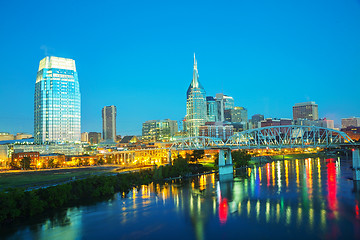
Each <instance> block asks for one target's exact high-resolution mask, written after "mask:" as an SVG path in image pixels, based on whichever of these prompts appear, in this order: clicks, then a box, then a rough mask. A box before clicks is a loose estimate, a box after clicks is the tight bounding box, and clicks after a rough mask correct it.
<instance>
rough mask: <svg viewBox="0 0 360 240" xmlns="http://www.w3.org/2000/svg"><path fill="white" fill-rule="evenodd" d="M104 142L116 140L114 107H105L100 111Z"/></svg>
mask: <svg viewBox="0 0 360 240" xmlns="http://www.w3.org/2000/svg"><path fill="white" fill-rule="evenodd" d="M102 119H103V138H104V141H110V142H115V140H116V106H114V105H111V106H106V107H104V108H103V109H102Z"/></svg>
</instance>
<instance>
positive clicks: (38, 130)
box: [34, 57, 81, 144]
mask: <svg viewBox="0 0 360 240" xmlns="http://www.w3.org/2000/svg"><path fill="white" fill-rule="evenodd" d="M80 118H81V112H80V87H79V80H78V74H77V72H76V67H75V61H74V60H72V59H68V58H59V57H45V58H44V59H42V60H41V61H40V64H39V70H38V73H37V77H36V83H35V96H34V141H35V143H37V144H44V143H74V142H80V138H81V133H80V128H81V126H80V124H81V122H80Z"/></svg>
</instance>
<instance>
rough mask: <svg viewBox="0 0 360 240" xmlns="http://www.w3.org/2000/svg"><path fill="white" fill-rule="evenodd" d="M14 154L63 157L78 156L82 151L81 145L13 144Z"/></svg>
mask: <svg viewBox="0 0 360 240" xmlns="http://www.w3.org/2000/svg"><path fill="white" fill-rule="evenodd" d="M13 150H14V152H39V153H40V155H41V154H52V153H59V154H65V155H79V154H82V153H83V151H84V149H83V147H82V145H81V144H75V143H72V144H51V145H38V144H14V145H13Z"/></svg>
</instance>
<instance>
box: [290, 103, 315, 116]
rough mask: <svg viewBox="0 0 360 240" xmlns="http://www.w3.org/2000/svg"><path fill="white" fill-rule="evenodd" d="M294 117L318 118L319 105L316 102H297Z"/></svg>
mask: <svg viewBox="0 0 360 240" xmlns="http://www.w3.org/2000/svg"><path fill="white" fill-rule="evenodd" d="M293 119H294V120H297V119H308V120H318V119H319V112H318V105H317V104H316V103H315V102H303V103H296V104H295V106H293Z"/></svg>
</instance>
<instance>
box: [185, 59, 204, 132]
mask: <svg viewBox="0 0 360 240" xmlns="http://www.w3.org/2000/svg"><path fill="white" fill-rule="evenodd" d="M206 119H207V108H206V92H205V89H204V88H203V87H202V86H201V84H200V82H199V73H198V69H197V61H196V58H195V54H194V69H193V79H192V81H191V84H190V86H189V88H188V90H187V93H186V117H185V120H186V121H185V125H186V126H185V127H186V132H187V135H189V136H198V135H199V128H200V126H203V125H204V124H205V122H206Z"/></svg>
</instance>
